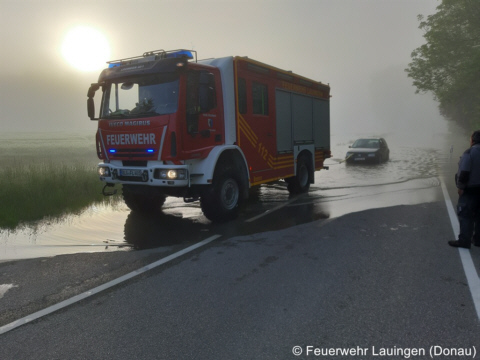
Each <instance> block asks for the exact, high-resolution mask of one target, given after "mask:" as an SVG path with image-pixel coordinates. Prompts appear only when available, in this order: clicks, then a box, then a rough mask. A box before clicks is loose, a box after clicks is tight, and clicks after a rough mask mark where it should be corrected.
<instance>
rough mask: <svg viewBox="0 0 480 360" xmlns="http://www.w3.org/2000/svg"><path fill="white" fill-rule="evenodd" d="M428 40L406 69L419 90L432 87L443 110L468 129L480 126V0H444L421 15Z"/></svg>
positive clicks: (450, 117)
mask: <svg viewBox="0 0 480 360" xmlns="http://www.w3.org/2000/svg"><path fill="white" fill-rule="evenodd" d="M418 20H419V22H420V25H419V28H420V29H422V30H423V31H424V38H425V40H426V44H424V45H422V46H420V47H419V48H417V49H415V50H414V51H413V52H412V55H411V57H412V62H411V63H409V64H408V68H407V69H405V71H406V72H407V74H408V76H409V77H410V78H412V79H413V85H414V86H415V87H416V88H417V90H416V93H424V92H428V91H431V92H432V93H433V95H434V98H435V100H436V101H438V103H439V108H440V113H441V114H442V115H443V116H444V117H446V118H447V119H451V120H454V121H456V122H458V123H459V124H460V125H461V126H463V127H464V128H467V129H469V130H470V129H479V128H480V1H478V0H442V2H441V4H440V5H439V6H438V7H437V12H436V13H435V14H433V15H429V16H427V17H426V18H425V17H424V16H422V15H419V16H418Z"/></svg>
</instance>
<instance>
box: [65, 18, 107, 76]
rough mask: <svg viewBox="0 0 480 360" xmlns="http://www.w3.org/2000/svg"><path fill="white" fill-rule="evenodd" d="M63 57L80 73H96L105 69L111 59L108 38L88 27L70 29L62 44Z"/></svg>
mask: <svg viewBox="0 0 480 360" xmlns="http://www.w3.org/2000/svg"><path fill="white" fill-rule="evenodd" d="M61 51H62V55H63V57H64V59H65V60H66V61H67V62H68V63H69V64H70V65H71V66H73V67H74V68H76V69H78V70H80V71H96V70H99V69H101V68H103V67H105V62H106V61H108V60H109V57H110V45H109V43H108V40H107V38H106V37H105V36H104V35H103V34H102V33H101V32H100V31H98V30H96V29H94V28H92V27H88V26H77V27H75V28H72V29H70V30H69V31H68V32H67V34H66V35H65V37H64V39H63V43H62V49H61Z"/></svg>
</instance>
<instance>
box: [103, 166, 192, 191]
mask: <svg viewBox="0 0 480 360" xmlns="http://www.w3.org/2000/svg"><path fill="white" fill-rule="evenodd" d="M97 171H98V175H99V177H100V180H101V181H103V182H106V183H110V184H136V185H150V186H168V187H185V186H190V175H189V170H188V166H186V165H163V164H162V165H158V164H157V165H147V166H142V167H137V166H123V165H116V164H111V163H108V164H106V163H100V164H98V166H97Z"/></svg>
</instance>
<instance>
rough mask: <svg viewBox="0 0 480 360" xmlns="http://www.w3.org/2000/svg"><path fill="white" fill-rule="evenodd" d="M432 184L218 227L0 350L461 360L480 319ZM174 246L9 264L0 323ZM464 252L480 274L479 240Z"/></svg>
mask: <svg viewBox="0 0 480 360" xmlns="http://www.w3.org/2000/svg"><path fill="white" fill-rule="evenodd" d="M434 191H435V192H436V193H437V195H438V198H439V200H438V201H431V202H425V203H420V204H416V205H400V206H392V207H385V208H381V209H371V210H364V211H360V212H355V213H351V214H347V215H344V216H339V217H336V218H331V219H319V220H313V221H310V222H308V223H304V224H300V225H296V226H290V227H288V228H285V229H283V230H276V231H269V232H259V233H252V234H249V235H237V236H229V235H228V234H226V235H222V234H219V235H221V236H220V237H218V238H215V239H213V240H212V241H211V242H209V243H208V244H206V245H205V246H203V247H200V248H198V249H196V250H194V251H192V252H189V253H187V254H182V255H180V256H179V257H177V258H175V259H173V260H171V261H169V262H167V263H164V264H161V265H159V266H157V267H155V268H153V269H151V270H149V271H147V272H144V273H142V274H140V275H138V276H136V277H133V278H131V279H130V280H127V281H126V282H123V283H121V284H120V285H117V286H113V287H111V288H109V289H107V290H105V291H102V292H100V293H98V294H96V295H94V296H91V297H88V298H86V299H84V300H83V301H81V302H79V303H75V304H73V305H70V306H68V307H66V308H64V309H61V310H59V311H56V312H53V313H52V314H49V315H47V316H44V317H42V318H40V319H38V320H36V321H33V322H31V323H26V324H24V325H22V326H20V327H18V328H15V329H14V330H11V331H8V332H6V333H4V334H3V335H0V358H2V359H20V358H35V359H64V358H69V359H87V358H103V359H106V358H115V359H296V358H329V359H331V358H339V359H348V358H351V359H355V358H361V359H379V358H385V359H395V358H398V359H402V358H409V357H410V358H418V359H425V358H430V356H429V355H428V354H429V352H430V351H432V354H433V355H435V354H437V355H438V356H435V357H438V358H443V359H456V358H465V357H461V356H459V357H457V356H452V352H456V354H457V355H458V354H459V353H468V352H471V351H479V350H480V340H479V339H480V338H479V337H478V331H479V330H480V322H479V319H478V317H477V313H476V309H475V304H474V302H473V300H472V294H471V292H470V288H469V285H468V281H467V279H466V275H465V272H464V270H463V266H462V261H461V258H460V256H459V251H458V250H457V249H453V248H450V247H449V246H447V245H446V241H447V240H449V239H451V238H453V237H454V233H453V230H452V225H451V224H450V221H449V216H448V209H447V206H446V203H445V201H442V199H441V198H442V190H441V187H440V186H438V187H435V188H434ZM301 204H303V205H298V206H293V205H294V204H293V202H291V203H287V204H285V205H284V206H280V207H278V208H277V209H276V210H275V211H274V212H272V213H271V214H266V215H264V219H263V220H265V221H268V219H266V218H268V217H273V218H275V219H277V220H276V221H280V219H284V221H285V222H290V221H292V218H295V213H298V212H299V211H304V210H302V209H303V206H307V208H311V206H315V204H313V205H312V204H309V203H307V204H305V202H301ZM295 208H296V210H295ZM252 222H255V220H254V221H252ZM225 229H227V227H226V228H225ZM217 230H219V232H220V231H221V230H222V228H218V229H217ZM209 235H211V234H209ZM205 238H208V237H207V236H206V237H205ZM197 243H198V242H197ZM180 248H185V246H181V245H172V247H171V248H170V249H169V250H166V249H165V248H163V249H162V250H158V249H156V250H155V249H154V250H147V251H139V252H120V253H113V254H105V253H103V254H88V255H87V254H83V255H73V256H72V255H68V256H59V257H54V258H48V259H33V260H26V261H19V262H13V263H4V264H1V265H0V274H2V277H3V278H4V279H5V278H6V277H8V278H10V279H11V281H12V283H14V284H16V286H18V288H12V289H10V290H9V291H8V292H6V293H5V295H4V297H3V299H0V303H1V308H0V309H1V314H2V315H1V317H0V321H2V325H5V324H6V323H11V321H13V320H15V319H14V317H16V318H20V317H22V316H27V315H28V314H29V313H33V312H34V311H37V310H39V307H42V308H45V307H47V306H50V305H52V304H55V303H58V302H60V301H61V300H65V299H67V298H70V297H71V296H73V295H75V294H78V293H81V292H82V291H88V289H92V288H94V287H95V286H97V285H101V284H102V283H106V282H107V281H108V280H112V279H115V278H117V277H118V276H121V275H124V274H126V273H129V272H131V271H134V270H135V269H139V268H141V267H142V266H144V265H146V264H151V263H153V262H154V261H157V260H159V259H161V258H165V256H168V255H171V254H173V253H175V252H176V251H177V250H179V249H180ZM162 252H163V253H162ZM470 254H471V258H472V260H473V263H474V266H475V267H476V269H480V248H472V250H470ZM89 256H90V257H89ZM92 256H93V261H92ZM87 257H89V258H87ZM101 269H103V272H100V270H101ZM20 270H24V271H25V273H24V274H23V275H21V274H20ZM16 276H20V277H19V278H15V277H16ZM35 284H36V285H35ZM27 287H28V288H27ZM81 290H82V291H81ZM6 303H8V305H6ZM39 305H43V306H39ZM6 309H7V311H6ZM11 314H14V315H15V316H12V315H11ZM19 344H21V346H19ZM339 349H340V350H339ZM325 351H327V352H328V351H330V352H331V353H330V354H327V353H326V352H325ZM339 351H350V352H349V353H348V354H347V355H345V353H343V355H341V353H339ZM355 351H356V353H355ZM354 353H355V354H354ZM315 354H317V355H315ZM322 354H324V355H322ZM332 354H333V355H332ZM352 354H354V355H352ZM406 354H408V355H409V356H408V357H407V356H406ZM412 354H418V355H416V356H413V355H412ZM425 354H426V355H425ZM472 357H473V356H469V357H468V358H472Z"/></svg>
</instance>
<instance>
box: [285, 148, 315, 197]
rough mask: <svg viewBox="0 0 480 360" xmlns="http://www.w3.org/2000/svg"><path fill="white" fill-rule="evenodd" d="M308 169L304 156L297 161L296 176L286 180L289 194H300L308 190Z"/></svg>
mask: <svg viewBox="0 0 480 360" xmlns="http://www.w3.org/2000/svg"><path fill="white" fill-rule="evenodd" d="M310 172H311V170H310V167H309V166H308V162H307V158H306V156H301V157H299V158H298V161H297V175H295V176H294V177H292V178H289V179H288V180H287V183H288V191H289V192H290V194H302V193H306V192H308V190H309V189H310Z"/></svg>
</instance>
